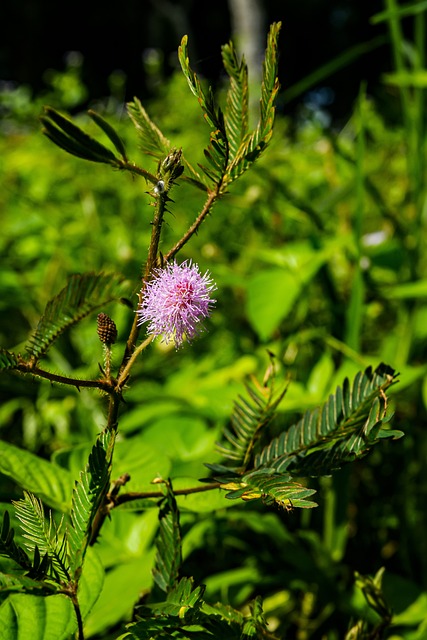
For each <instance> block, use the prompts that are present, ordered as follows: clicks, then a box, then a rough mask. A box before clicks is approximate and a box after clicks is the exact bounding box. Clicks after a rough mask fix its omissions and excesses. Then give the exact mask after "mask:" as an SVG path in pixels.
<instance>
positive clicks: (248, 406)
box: [217, 379, 287, 470]
mask: <svg viewBox="0 0 427 640" xmlns="http://www.w3.org/2000/svg"><path fill="white" fill-rule="evenodd" d="M286 389H287V387H284V388H283V389H282V390H281V391H280V393H278V394H277V393H276V392H275V390H274V384H273V380H272V379H270V384H269V385H268V386H263V387H260V385H258V384H257V385H255V383H252V384H247V385H246V390H247V393H248V396H249V397H248V398H244V397H242V396H240V397H239V401H238V402H236V403H235V405H234V410H233V414H232V416H231V425H230V428H228V427H226V428H225V429H224V431H223V438H224V442H223V443H221V444H218V445H217V449H218V451H219V453H221V454H222V455H223V456H224V457H225V458H228V459H229V460H232V461H233V462H235V463H236V466H238V467H240V469H243V470H244V469H247V468H248V466H249V464H250V462H251V461H252V460H253V456H254V453H255V448H256V443H257V441H258V440H259V436H260V435H261V432H263V431H264V430H265V429H266V427H267V426H268V425H269V424H270V422H271V420H272V419H273V418H274V415H275V412H276V409H277V407H278V405H279V404H280V402H281V401H282V399H283V397H284V395H285V393H286Z"/></svg>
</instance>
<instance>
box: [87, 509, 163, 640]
mask: <svg viewBox="0 0 427 640" xmlns="http://www.w3.org/2000/svg"><path fill="white" fill-rule="evenodd" d="M114 517H116V514H114ZM153 560H154V549H150V550H148V551H146V552H145V553H144V555H143V556H142V557H134V558H133V559H132V560H131V561H130V562H121V563H120V564H118V565H117V566H115V567H112V568H111V569H110V570H109V571H108V572H107V573H106V574H105V580H104V584H103V588H102V592H101V594H100V596H99V598H98V600H97V602H96V604H95V605H94V607H93V609H92V611H91V612H90V613H89V615H88V618H87V620H85V626H84V628H85V634H86V637H88V638H89V637H91V636H93V635H95V634H100V633H102V632H103V631H104V630H106V629H108V628H109V627H113V626H115V625H117V624H118V623H119V622H120V621H122V620H129V619H131V616H132V612H133V610H134V607H135V604H136V603H137V602H138V600H139V599H140V597H141V593H144V592H147V591H149V590H150V589H151V586H152V584H153V576H152V572H151V571H152V567H153ZM112 602H114V606H111V603H112Z"/></svg>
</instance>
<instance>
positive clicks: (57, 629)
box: [0, 594, 77, 640]
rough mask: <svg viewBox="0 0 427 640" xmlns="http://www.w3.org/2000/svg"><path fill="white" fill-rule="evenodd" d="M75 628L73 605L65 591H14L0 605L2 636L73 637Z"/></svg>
mask: <svg viewBox="0 0 427 640" xmlns="http://www.w3.org/2000/svg"><path fill="white" fill-rule="evenodd" d="M76 628H77V622H76V618H75V613H74V609H73V605H72V604H71V601H70V600H69V599H68V598H67V597H66V596H64V595H55V596H49V597H48V598H43V597H41V596H30V595H24V594H14V595H11V596H9V597H8V598H7V600H5V601H4V602H3V603H2V605H1V606H0V640H29V639H30V638H31V640H70V635H71V634H72V633H74V631H75V630H76Z"/></svg>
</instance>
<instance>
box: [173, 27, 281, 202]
mask: <svg viewBox="0 0 427 640" xmlns="http://www.w3.org/2000/svg"><path fill="white" fill-rule="evenodd" d="M280 27H281V24H280V23H275V24H273V25H272V26H271V29H270V32H269V35H268V39H267V49H266V53H265V63H264V68H263V79H262V88H261V104H260V118H259V122H258V124H257V126H256V128H255V130H254V131H253V132H249V131H248V92H249V90H248V70H247V66H246V63H245V61H244V59H242V60H240V61H239V59H238V57H237V52H236V50H235V48H234V45H233V43H231V42H230V43H229V44H228V45H225V46H224V47H223V49H222V59H223V63H224V68H225V70H226V72H227V74H228V75H229V77H230V88H229V90H228V93H227V110H226V112H225V113H223V112H222V110H221V108H220V107H217V106H216V104H215V100H214V95H213V91H212V89H211V88H210V87H209V89H208V91H207V92H205V91H204V89H203V88H202V84H201V82H200V80H199V79H198V77H197V75H196V74H195V73H194V71H193V70H192V69H191V67H190V63H189V58H188V50H187V37H186V36H185V37H184V38H183V39H182V42H181V46H180V47H179V50H178V57H179V61H180V64H181V68H182V71H183V73H184V75H185V77H186V78H187V82H188V85H189V87H190V89H191V91H192V93H193V94H194V95H195V96H196V98H197V99H198V101H199V104H200V106H201V108H202V110H203V113H204V116H205V120H206V121H207V123H208V124H209V126H210V127H211V133H210V143H209V146H208V147H207V148H205V150H204V154H205V157H206V159H207V160H208V162H209V165H210V166H209V167H205V166H201V169H202V170H203V172H204V174H205V175H206V176H207V177H208V178H209V179H210V180H211V181H212V182H214V183H215V184H218V185H219V186H220V188H221V190H222V191H223V190H225V189H226V188H227V185H229V184H231V182H233V181H234V180H236V178H238V177H239V176H240V175H241V174H242V173H244V172H245V171H246V170H247V169H248V168H249V167H250V166H251V164H252V163H253V162H254V161H255V160H256V159H257V158H258V157H259V156H260V155H261V153H262V152H263V151H264V149H265V147H266V145H267V144H268V142H269V141H270V138H271V136H272V133H273V123H274V113H275V107H274V103H275V100H276V96H277V92H278V90H279V82H278V79H277V64H278V54H277V39H278V35H279V31H280ZM194 173H196V172H194Z"/></svg>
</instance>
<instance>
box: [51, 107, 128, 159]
mask: <svg viewBox="0 0 427 640" xmlns="http://www.w3.org/2000/svg"><path fill="white" fill-rule="evenodd" d="M45 114H46V115H44V116H41V118H40V120H41V122H42V124H43V126H44V128H43V129H42V132H43V133H44V135H45V136H47V137H48V138H49V139H50V140H51V141H52V142H54V143H55V144H56V145H57V146H58V147H60V148H61V149H64V151H67V152H68V153H70V154H71V155H73V156H77V157H78V158H83V159H84V160H90V161H91V162H103V163H106V164H110V165H112V166H114V167H117V168H120V167H121V165H122V163H121V160H120V159H118V158H116V156H115V155H114V153H113V152H112V151H111V150H110V149H108V148H107V147H104V145H103V144H101V143H100V142H98V141H97V140H95V139H94V138H92V137H91V136H89V135H88V134H87V133H85V132H84V131H83V130H82V129H80V127H78V126H77V125H75V124H74V123H73V122H72V121H71V120H70V119H69V118H67V117H66V116H64V115H62V114H61V113H59V112H58V111H56V110H55V109H53V108H52V107H45ZM107 126H109V125H107ZM104 130H105V129H104ZM116 135H117V134H116ZM117 137H118V136H117Z"/></svg>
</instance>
